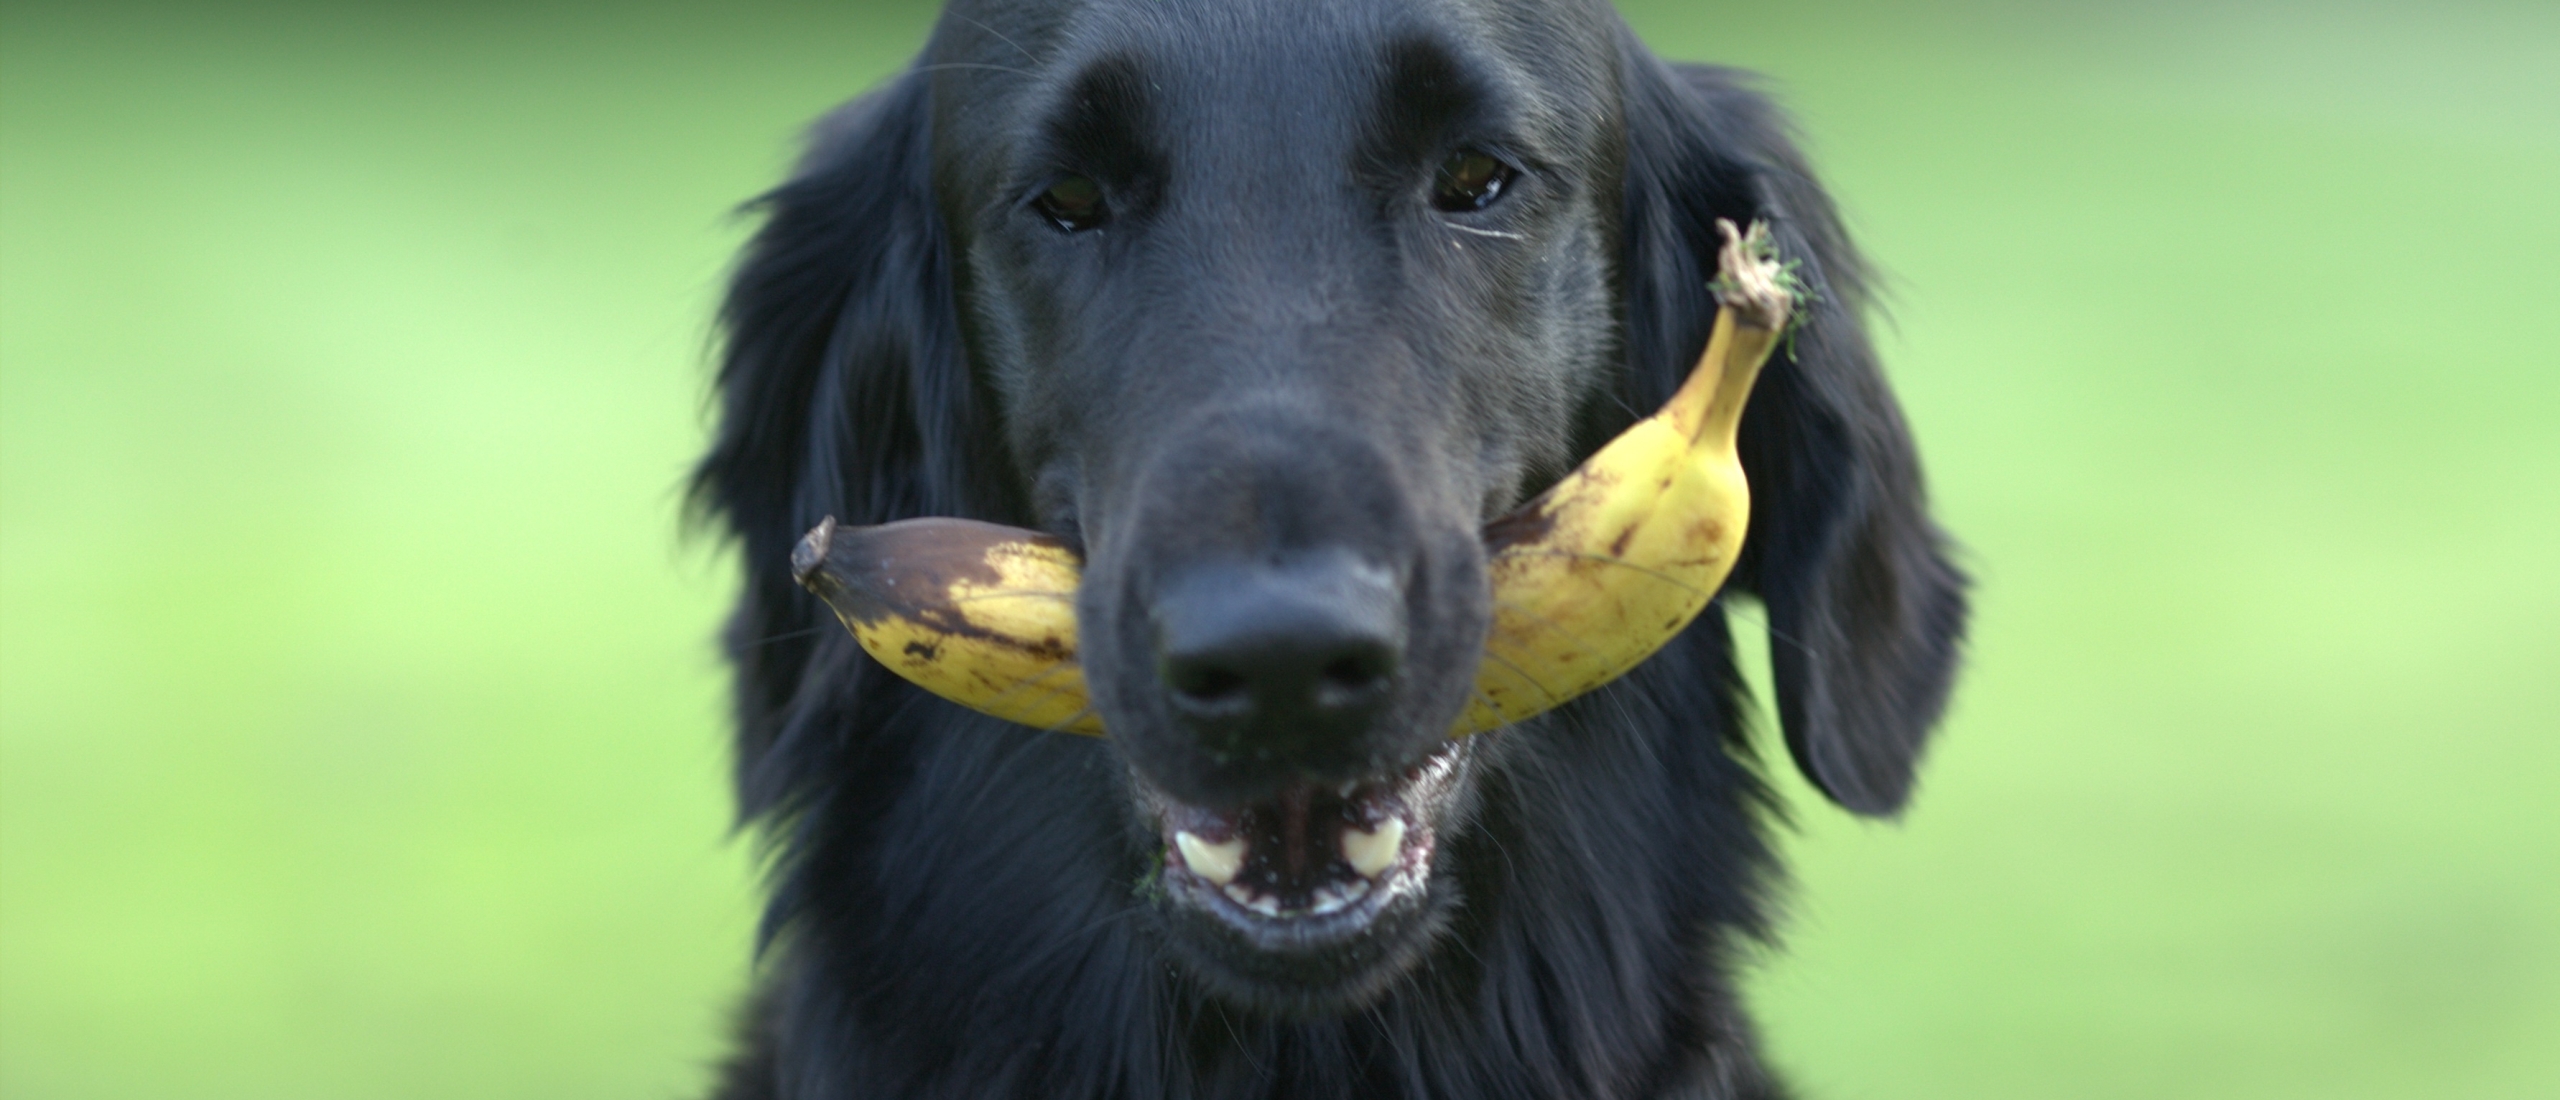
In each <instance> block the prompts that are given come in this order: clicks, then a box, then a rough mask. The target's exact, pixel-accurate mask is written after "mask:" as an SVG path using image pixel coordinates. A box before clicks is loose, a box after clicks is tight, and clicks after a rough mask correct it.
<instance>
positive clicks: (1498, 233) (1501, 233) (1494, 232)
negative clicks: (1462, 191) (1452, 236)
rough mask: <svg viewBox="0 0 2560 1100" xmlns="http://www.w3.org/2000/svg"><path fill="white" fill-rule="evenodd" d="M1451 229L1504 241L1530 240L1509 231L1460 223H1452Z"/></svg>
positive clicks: (1450, 224)
mask: <svg viewBox="0 0 2560 1100" xmlns="http://www.w3.org/2000/svg"><path fill="white" fill-rule="evenodd" d="M1449 228H1451V229H1455V230H1458V231H1459V232H1462V233H1473V234H1475V235H1476V236H1479V237H1500V238H1502V239H1503V240H1506V241H1525V240H1528V239H1529V238H1527V237H1524V236H1522V235H1520V234H1518V233H1513V232H1510V231H1509V230H1503V229H1485V228H1482V227H1479V226H1473V225H1459V224H1458V223H1456V222H1450V223H1449Z"/></svg>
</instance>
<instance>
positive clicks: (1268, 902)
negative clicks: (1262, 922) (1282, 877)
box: [1245, 894, 1280, 917]
mask: <svg viewBox="0 0 2560 1100" xmlns="http://www.w3.org/2000/svg"><path fill="white" fill-rule="evenodd" d="M1245 908H1247V909H1251V910H1253V911H1254V912H1256V913H1260V914H1262V915H1263V916H1266V917H1276V916H1279V915H1280V899H1278V898H1275V897H1272V896H1270V895H1268V894H1265V895H1263V896H1262V897H1258V898H1255V899H1253V900H1252V901H1250V902H1247V903H1245Z"/></svg>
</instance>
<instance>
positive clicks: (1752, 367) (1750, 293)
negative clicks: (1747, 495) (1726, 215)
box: [1665, 218, 1795, 450]
mask: <svg viewBox="0 0 2560 1100" xmlns="http://www.w3.org/2000/svg"><path fill="white" fill-rule="evenodd" d="M1716 231H1717V232H1719V233H1722V234H1723V235H1724V248H1723V249H1722V250H1721V252H1720V253H1719V254H1718V255H1717V258H1716V264H1717V273H1716V280H1715V282H1714V284H1712V285H1713V287H1714V290H1715V292H1716V305H1717V307H1718V308H1717V310H1716V322H1715V328H1714V329H1713V330H1712V331H1711V332H1709V333H1708V335H1707V350H1706V351H1704V352H1702V353H1700V354H1699V356H1698V365H1697V366H1696V367H1695V368H1694V369H1692V370H1690V372H1689V378H1688V380H1687V381H1685V382H1683V383H1681V385H1680V391H1679V392H1678V393H1675V394H1673V395H1672V396H1671V400H1670V401H1669V402H1668V403H1666V406H1665V407H1666V409H1667V410H1668V411H1669V412H1670V413H1671V414H1672V422H1673V424H1674V425H1675V426H1677V427H1678V428H1679V429H1680V431H1681V433H1682V434H1683V435H1685V436H1686V437H1687V438H1688V440H1689V444H1690V446H1691V447H1692V448H1697V447H1709V448H1722V449H1725V450H1731V449H1732V447H1733V442H1734V435H1735V433H1736V432H1738V431H1740V430H1741V427H1742V406H1743V404H1744V403H1745V402H1747V401H1749V400H1750V399H1751V385H1752V383H1753V382H1755V381H1758V380H1759V377H1760V367H1761V364H1763V363H1766V362H1768V360H1769V352H1770V350H1771V349H1773V348H1775V347H1777V344H1778V336H1779V334H1780V333H1783V332H1785V331H1786V327H1787V315H1788V313H1789V311H1790V310H1791V309H1792V308H1793V306H1794V304H1795V301H1794V295H1792V294H1789V293H1788V292H1787V288H1786V286H1785V284H1784V282H1783V275H1784V271H1785V269H1784V267H1783V266H1782V265H1780V264H1779V263H1778V260H1777V257H1776V255H1775V252H1774V251H1773V249H1772V247H1771V245H1770V243H1769V224H1768V223H1767V222H1756V221H1755V222H1753V223H1751V229H1750V231H1749V232H1748V233H1745V232H1743V231H1741V230H1738V229H1736V228H1734V224H1733V223H1732V222H1730V221H1727V220H1725V219H1723V218H1718V219H1716Z"/></svg>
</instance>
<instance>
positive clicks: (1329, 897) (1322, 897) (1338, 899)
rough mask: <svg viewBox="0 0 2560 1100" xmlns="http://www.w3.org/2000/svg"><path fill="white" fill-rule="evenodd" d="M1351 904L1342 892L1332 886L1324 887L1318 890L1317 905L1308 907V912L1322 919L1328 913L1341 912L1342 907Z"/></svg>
mask: <svg viewBox="0 0 2560 1100" xmlns="http://www.w3.org/2000/svg"><path fill="white" fill-rule="evenodd" d="M1349 904H1351V899H1350V898H1346V897H1343V896H1342V892H1341V891H1339V890H1336V889H1334V888H1333V887H1330V886H1324V887H1319V888H1317V890H1316V896H1315V904H1313V905H1310V906H1308V907H1307V912H1310V913H1313V914H1315V915H1317V916H1319V917H1321V916H1323V915H1325V914H1327V913H1338V912H1341V911H1342V907H1343V906H1345V905H1349Z"/></svg>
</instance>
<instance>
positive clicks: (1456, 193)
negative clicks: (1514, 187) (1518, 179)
mask: <svg viewBox="0 0 2560 1100" xmlns="http://www.w3.org/2000/svg"><path fill="white" fill-rule="evenodd" d="M1512 174H1513V173H1512V171H1511V166H1510V165H1508V164H1504V163H1502V161H1501V160H1499V159H1497V158H1496V157H1495V156H1494V155H1493V154H1491V153H1484V152H1478V151H1476V150H1474V149H1461V150H1459V151H1458V152H1456V153H1454V154H1451V155H1450V157H1449V159H1447V160H1444V161H1441V162H1440V177H1439V179H1437V180H1436V181H1434V182H1433V184H1432V188H1431V205H1433V206H1436V207H1439V208H1440V209H1442V210H1444V211H1447V212H1449V213H1452V214H1462V213H1465V212H1467V211H1469V210H1482V209H1484V208H1485V207H1488V206H1491V205H1493V200H1495V199H1498V198H1501V197H1502V191H1503V189H1504V188H1506V187H1509V186H1511V177H1512Z"/></svg>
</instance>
